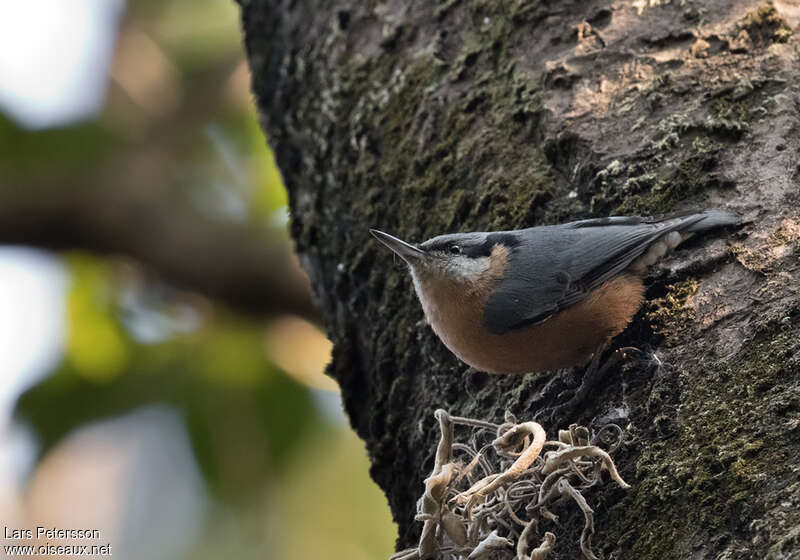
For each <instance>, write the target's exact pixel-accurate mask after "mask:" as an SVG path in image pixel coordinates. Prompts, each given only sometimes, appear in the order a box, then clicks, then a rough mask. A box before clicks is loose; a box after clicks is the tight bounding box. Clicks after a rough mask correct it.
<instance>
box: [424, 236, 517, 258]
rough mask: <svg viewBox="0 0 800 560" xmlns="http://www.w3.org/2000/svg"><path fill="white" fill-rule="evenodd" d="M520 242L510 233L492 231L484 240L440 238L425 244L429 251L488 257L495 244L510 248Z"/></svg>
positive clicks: (471, 256)
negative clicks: (457, 240) (459, 240)
mask: <svg viewBox="0 0 800 560" xmlns="http://www.w3.org/2000/svg"><path fill="white" fill-rule="evenodd" d="M518 244H519V239H517V238H516V237H515V236H514V235H512V234H508V233H490V234H489V235H487V236H486V237H485V238H484V239H483V241H482V242H476V240H470V239H467V240H464V241H462V242H456V241H454V240H452V239H448V240H438V241H436V242H435V243H431V244H423V248H424V249H425V250H427V251H437V252H443V253H446V254H450V255H464V256H466V257H470V258H480V257H488V256H489V255H491V253H492V249H494V247H495V245H504V246H506V247H508V248H512V247H515V246H516V245H518Z"/></svg>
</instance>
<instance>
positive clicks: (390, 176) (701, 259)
mask: <svg viewBox="0 0 800 560" xmlns="http://www.w3.org/2000/svg"><path fill="white" fill-rule="evenodd" d="M240 3H241V5H242V16H243V24H244V31H245V38H246V45H247V51H248V55H249V60H250V65H251V68H252V71H253V87H254V91H255V94H256V97H257V100H258V103H259V107H260V109H261V113H262V115H263V121H264V126H265V129H266V132H267V135H268V138H269V141H270V144H271V146H272V147H273V149H274V150H275V153H276V156H277V161H278V164H279V166H280V169H281V172H282V173H283V177H284V180H285V182H286V185H287V187H288V189H289V192H290V199H291V210H292V234H293V236H294V239H295V241H296V244H297V250H298V252H299V254H300V255H301V259H302V261H303V262H304V264H305V266H306V268H307V269H308V271H309V273H310V275H311V280H312V285H313V289H314V293H315V296H316V300H317V302H318V304H319V307H320V309H321V311H322V313H323V315H324V320H325V324H326V326H327V329H328V333H329V335H330V337H331V339H332V340H333V342H334V352H333V353H334V356H333V362H332V364H331V366H330V369H329V373H330V374H331V375H332V376H333V377H335V378H336V379H337V380H338V382H339V383H340V385H341V387H342V392H343V396H344V402H345V407H346V409H347V413H348V414H349V416H350V419H351V422H352V425H353V427H354V428H355V429H356V431H357V432H358V433H359V435H360V436H361V437H362V438H363V439H364V441H365V443H366V447H367V450H368V452H369V455H370V458H371V461H372V476H373V477H374V479H375V480H376V482H377V483H378V484H379V485H380V486H381V487H382V488H383V489H384V491H385V492H386V494H387V496H388V498H389V503H390V505H391V508H392V511H393V513H394V516H395V519H396V520H397V522H398V524H399V530H400V535H399V542H398V545H399V546H409V545H411V544H412V543H413V542H414V541H415V540H416V538H417V537H418V534H419V530H420V524H419V523H416V522H415V521H414V512H415V502H416V499H417V497H418V496H419V494H420V492H421V490H422V488H423V485H422V479H423V478H424V476H425V475H426V473H428V472H429V471H430V467H431V464H432V461H433V454H434V450H435V442H436V439H437V435H438V434H437V429H436V422H435V420H434V418H433V411H434V409H436V408H438V407H443V408H446V409H448V410H449V411H451V412H452V413H454V414H459V415H463V416H469V417H482V418H487V419H491V420H494V421H498V420H501V419H502V414H503V411H504V410H506V409H510V410H511V411H513V412H514V413H515V414H516V415H517V417H518V418H521V419H528V418H530V417H532V416H533V415H534V414H535V413H536V412H537V411H538V410H541V408H542V407H543V406H544V405H545V404H554V403H555V402H557V401H558V400H559V399H564V398H566V396H568V393H569V391H568V389H570V388H572V387H574V386H575V385H576V384H577V382H578V380H579V378H580V371H565V372H556V373H552V374H549V375H545V376H535V375H526V376H521V377H491V376H487V375H486V374H482V373H474V372H469V371H467V367H466V366H465V365H463V364H461V363H459V362H458V360H457V359H455V358H454V357H453V356H452V355H451V354H450V353H449V352H448V351H447V350H446V349H445V348H444V347H443V346H442V344H441V343H440V342H439V341H438V340H437V339H436V337H435V336H434V335H433V333H432V332H431V330H430V328H429V327H427V326H426V325H425V323H424V320H423V316H422V311H421V309H420V306H419V304H418V303H417V301H416V299H415V297H414V295H413V289H412V287H411V282H410V279H409V277H408V274H407V273H406V271H405V270H404V267H403V266H401V265H400V264H394V265H393V262H392V258H391V256H390V255H388V254H387V253H386V251H385V250H383V249H382V248H381V247H379V246H378V245H377V244H376V243H374V242H373V241H372V240H371V239H370V236H369V233H368V228H370V227H379V228H381V229H385V230H387V231H389V232H392V233H396V234H398V235H400V236H402V237H403V238H406V239H410V240H414V241H419V240H423V239H425V238H427V237H430V236H433V235H435V234H439V233H444V232H453V231H469V230H497V229H513V228H517V227H524V226H531V225H536V224H545V223H553V222H559V221H565V220H568V219H571V218H580V217H587V216H604V215H609V214H615V213H646V214H652V213H663V212H669V211H673V210H682V209H699V208H703V207H726V208H730V209H734V210H736V211H738V212H739V213H741V214H742V215H743V217H744V218H745V221H746V224H745V226H744V228H742V229H741V230H740V231H738V232H733V233H729V234H728V236H727V238H724V236H723V237H714V236H711V237H707V238H705V239H701V240H695V241H692V242H690V243H688V244H686V245H684V246H683V248H682V249H680V250H678V251H677V253H676V254H674V255H672V256H670V257H669V258H668V259H667V260H666V261H665V262H664V263H662V264H661V265H660V266H658V267H657V268H656V269H654V270H653V271H652V272H651V274H650V276H649V277H648V280H647V286H648V291H647V295H648V299H649V303H648V304H647V305H646V306H645V308H644V309H643V310H642V312H640V313H639V315H637V317H636V318H635V320H634V321H633V323H632V324H631V326H630V327H629V328H628V329H627V330H626V331H625V332H624V333H623V334H622V335H620V337H618V338H617V340H616V341H615V344H617V345H620V344H625V345H634V346H637V347H638V348H640V349H641V350H642V353H641V354H640V355H639V356H638V357H635V358H633V359H631V360H629V361H628V362H627V363H626V364H625V365H624V366H623V367H621V368H617V370H616V371H614V372H612V373H610V374H609V375H608V377H607V378H606V379H605V381H604V385H603V386H602V387H600V388H599V389H598V390H597V391H596V392H595V393H594V394H593V395H592V398H591V399H590V401H589V402H587V404H586V407H585V408H584V409H583V410H581V411H579V412H578V413H577V414H575V415H574V417H570V418H559V419H558V423H559V424H560V425H559V426H556V425H551V426H546V428H547V429H548V430H549V432H550V434H551V436H552V435H554V434H555V430H556V429H557V428H559V427H566V425H568V424H569V423H570V422H573V421H581V422H582V423H584V424H589V425H595V426H598V425H601V424H602V423H604V422H609V421H614V422H616V423H618V424H620V425H621V426H623V427H624V428H625V430H626V432H627V445H626V446H625V447H624V449H623V450H621V451H619V452H618V455H617V457H616V460H617V463H618V465H619V466H620V469H621V471H622V475H623V477H624V478H625V479H626V480H627V481H628V482H630V483H632V485H633V488H632V489H631V490H628V491H622V490H619V489H616V488H614V487H613V486H611V485H609V486H608V487H607V488H606V489H604V490H602V491H599V492H597V493H595V494H593V495H591V496H589V502H590V503H591V504H593V507H594V508H595V511H596V525H597V533H596V535H595V550H596V551H601V552H602V553H603V555H604V556H605V557H606V558H618V559H624V558H631V559H632V558H636V559H637V560H642V559H657V560H664V559H673V558H675V559H677V558H681V559H682V558H726V559H737V558H741V559H745V558H747V559H750V558H772V559H775V560H777V559H779V558H800V467H798V465H799V464H800V300H799V299H798V295H799V294H798V291H800V290H799V289H798V286H800V277H799V276H800V259H798V250H799V247H798V245H799V243H800V211H799V210H798V206H797V204H798V202H800V188H799V187H800V185H799V184H798V178H799V177H800V166H798V161H799V160H800V157H799V156H800V136H798V131H799V130H800V126H799V125H800V89H798V86H797V85H796V84H798V83H800V64H799V63H798V62H799V61H800V56H799V55H800V49H799V48H798V47H799V46H800V37H798V34H797V33H793V31H797V30H798V22H799V20H800V13H798V11H797V8H796V7H795V6H792V5H790V4H791V3H789V2H776V3H775V5H772V4H763V3H758V2H750V1H745V0H727V1H723V0H713V1H709V2H699V1H697V2H694V1H692V0H689V1H686V2H684V1H681V2H678V1H677V0H675V1H672V2H670V1H669V0H661V1H659V2H655V1H653V0H650V1H649V2H648V1H636V2H620V1H618V2H602V1H590V2H585V1H560V2H547V1H521V0H507V1H497V2H487V1H485V0H461V1H458V0H449V1H438V2H436V1H433V0H426V1H417V2H412V1H400V0H397V1H391V2H383V3H378V2H375V1H355V0H353V1H341V2H336V3H332V2H322V1H314V0H285V1H282V2H279V1H269V0H249V1H247V0H241V2H240ZM562 392H566V395H560V393H562ZM310 507H312V506H310ZM353 507H357V504H353ZM559 513H561V515H562V517H561V520H562V526H561V528H560V529H559V531H558V532H559V533H560V534H561V537H560V538H559V542H558V544H557V551H558V554H557V557H558V558H574V557H577V554H578V553H577V541H578V535H579V534H580V528H581V527H582V522H583V521H582V517H581V515H580V513H579V512H574V511H569V510H564V511H562V512H559ZM566 535H570V536H569V537H567V536H566Z"/></svg>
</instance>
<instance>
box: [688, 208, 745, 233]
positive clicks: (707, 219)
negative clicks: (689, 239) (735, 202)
mask: <svg viewBox="0 0 800 560" xmlns="http://www.w3.org/2000/svg"><path fill="white" fill-rule="evenodd" d="M690 217H691V218H700V219H699V220H697V221H694V220H692V223H691V225H689V227H687V228H685V229H683V228H680V231H682V232H686V233H695V232H698V231H705V230H707V229H712V228H717V227H723V226H735V225H737V224H739V223H740V221H741V219H740V218H739V216H737V215H736V214H734V213H733V212H728V211H727V210H704V211H703V212H700V213H698V214H694V215H691V216H687V218H690Z"/></svg>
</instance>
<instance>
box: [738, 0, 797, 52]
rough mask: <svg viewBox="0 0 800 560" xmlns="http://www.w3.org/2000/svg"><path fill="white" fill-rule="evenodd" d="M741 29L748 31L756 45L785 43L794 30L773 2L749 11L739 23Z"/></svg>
mask: <svg viewBox="0 0 800 560" xmlns="http://www.w3.org/2000/svg"><path fill="white" fill-rule="evenodd" d="M737 29H738V30H739V31H742V30H744V31H746V32H747V34H748V35H749V36H750V38H751V39H752V41H753V43H754V44H756V45H767V44H769V43H785V42H787V41H788V40H789V37H791V36H792V30H791V28H790V27H789V25H788V24H787V23H786V21H785V20H784V19H783V18H782V17H781V16H780V14H778V10H776V9H775V6H774V5H773V4H772V2H767V3H765V4H763V5H761V6H759V7H758V8H757V9H755V10H753V11H751V12H749V13H748V14H747V15H746V16H745V17H744V19H742V21H741V22H739V25H738V26H737Z"/></svg>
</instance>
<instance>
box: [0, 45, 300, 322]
mask: <svg viewBox="0 0 800 560" xmlns="http://www.w3.org/2000/svg"><path fill="white" fill-rule="evenodd" d="M239 62H240V58H239V57H236V58H235V59H233V60H226V61H223V62H222V63H220V64H217V65H216V66H214V67H212V68H211V69H209V70H208V71H205V72H203V74H202V75H201V76H197V77H195V78H194V79H193V81H192V84H191V88H187V91H186V95H185V96H184V99H183V101H182V103H181V104H180V105H179V106H178V107H177V108H176V109H175V110H174V111H173V112H171V113H170V114H167V115H163V116H162V117H160V118H159V119H158V120H157V121H154V122H153V123H152V125H151V126H150V127H149V128H148V129H147V130H145V131H143V133H142V135H141V136H140V137H138V138H137V139H136V141H131V142H130V145H129V146H123V147H122V149H120V150H114V152H113V153H112V155H111V156H110V157H108V158H104V159H102V160H101V161H100V164H99V165H98V166H87V169H86V170H85V171H84V172H82V173H81V172H79V173H76V174H75V176H73V177H71V178H70V179H68V181H67V182H66V183H65V182H63V177H61V176H56V173H55V172H53V171H52V170H50V169H48V168H47V167H46V166H41V173H39V172H38V170H37V172H36V173H32V175H35V177H26V178H25V179H24V181H23V180H20V181H13V180H9V179H8V177H7V176H6V177H5V178H3V179H0V243H20V244H26V245H34V246H40V247H45V248H49V249H65V248H80V249H86V250H89V251H95V252H100V253H109V254H123V255H128V256H130V257H132V258H134V259H136V260H138V261H141V262H142V263H143V264H145V265H147V266H149V267H150V268H152V269H153V270H154V271H155V272H157V273H158V274H160V275H161V276H162V277H163V278H164V279H166V280H168V281H170V282H173V283H175V284H176V285H179V286H181V287H184V288H188V289H192V290H196V291H198V292H201V293H203V294H205V295H208V296H210V297H213V298H219V299H221V300H223V301H225V302H227V303H229V304H231V305H233V306H236V307H237V308H239V309H241V310H244V311H246V312H250V313H258V314H263V313H295V314H298V315H302V316H305V317H315V312H314V309H313V307H312V304H311V296H310V289H309V284H308V280H307V278H306V276H305V274H304V273H303V272H302V270H301V269H300V267H299V266H298V265H297V262H296V259H294V257H293V255H292V252H291V246H290V242H289V241H288V240H286V239H283V236H279V235H271V234H270V232H269V231H268V230H266V229H265V228H258V227H256V226H255V225H253V224H247V223H239V222H230V221H223V220H216V219H212V218H211V217H208V216H206V215H203V214H202V213H201V212H199V211H198V210H197V209H195V208H193V207H192V206H191V204H189V203H188V201H187V198H186V196H185V195H184V194H183V193H181V192H180V191H179V190H178V189H176V186H175V184H174V176H173V172H174V161H176V160H177V158H178V156H179V154H180V153H181V152H182V151H183V150H185V148H186V146H185V144H187V139H186V137H187V136H189V137H191V136H192V135H193V134H194V135H196V134H197V132H194V131H199V130H201V129H202V127H203V126H204V125H205V124H206V120H207V119H208V115H210V114H211V115H213V114H215V112H218V111H219V106H220V104H221V99H222V96H223V95H224V87H225V83H226V78H227V77H228V76H230V74H231V72H232V71H233V69H234V68H235V67H236V65H237V64H238V63H239ZM187 131H188V132H187ZM4 175H5V174H4ZM62 175H63V174H62Z"/></svg>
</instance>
